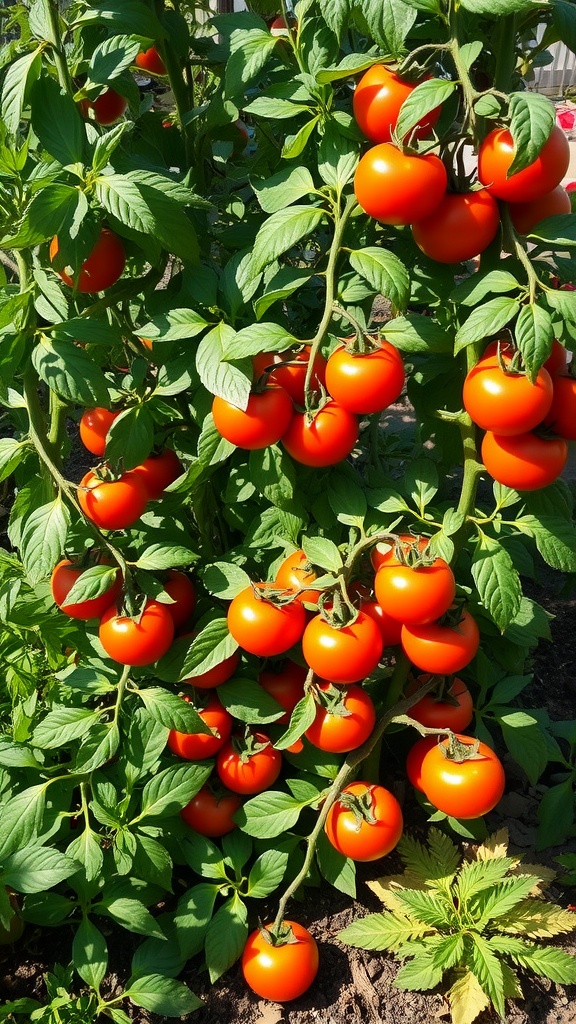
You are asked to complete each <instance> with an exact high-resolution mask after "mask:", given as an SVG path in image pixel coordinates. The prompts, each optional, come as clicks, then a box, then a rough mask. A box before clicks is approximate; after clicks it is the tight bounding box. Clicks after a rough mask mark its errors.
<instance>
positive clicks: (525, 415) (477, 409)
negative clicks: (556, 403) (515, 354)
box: [462, 354, 552, 435]
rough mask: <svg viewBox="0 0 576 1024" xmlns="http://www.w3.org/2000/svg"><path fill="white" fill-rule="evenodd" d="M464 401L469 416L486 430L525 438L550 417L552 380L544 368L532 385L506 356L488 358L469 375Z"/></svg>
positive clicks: (487, 356)
mask: <svg viewBox="0 0 576 1024" xmlns="http://www.w3.org/2000/svg"><path fill="white" fill-rule="evenodd" d="M499 360H502V366H501V365H500V362H499ZM462 398H463V401H464V407H465V409H466V411H467V413H468V414H469V416H470V417H471V419H473V420H474V423H476V424H477V426H479V427H481V428H482V429H483V430H491V431H493V432H494V433H496V434H509V435H511V434H524V433H526V431H527V430H532V429H533V428H534V427H536V426H538V424H539V423H541V422H542V420H543V419H544V418H545V416H546V415H547V413H548V411H549V409H550V406H551V404H552V379H551V377H550V374H549V373H548V371H547V370H546V369H544V367H542V368H541V369H540V370H539V371H538V373H537V375H536V379H535V380H534V381H531V380H529V378H528V376H527V375H526V374H525V373H521V372H516V371H515V370H514V368H513V367H512V366H511V364H510V360H509V359H507V358H506V356H505V355H502V354H500V355H499V356H498V355H496V354H494V355H484V356H483V358H482V359H480V360H479V362H477V363H476V366H474V367H473V368H472V369H471V370H470V372H469V373H468V374H467V375H466V380H465V381H464V388H463V392H462Z"/></svg>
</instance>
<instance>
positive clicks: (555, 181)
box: [353, 64, 571, 263]
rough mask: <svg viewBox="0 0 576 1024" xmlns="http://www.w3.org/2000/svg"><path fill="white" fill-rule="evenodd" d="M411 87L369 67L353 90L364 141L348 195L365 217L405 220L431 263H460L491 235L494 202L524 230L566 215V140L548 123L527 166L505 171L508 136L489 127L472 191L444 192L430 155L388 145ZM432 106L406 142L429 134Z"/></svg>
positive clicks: (443, 177) (441, 170) (495, 223)
mask: <svg viewBox="0 0 576 1024" xmlns="http://www.w3.org/2000/svg"><path fill="white" fill-rule="evenodd" d="M416 84H417V83H415V84H412V83H410V82H407V81H405V80H404V79H402V78H400V77H399V76H398V75H397V74H396V73H395V72H394V71H393V70H391V69H390V68H388V67H386V66H385V65H383V64H375V65H374V66H373V67H372V68H370V70H369V71H367V72H366V74H365V75H364V76H363V77H362V78H361V80H360V81H359V82H358V84H357V86H356V89H355V92H354V100H353V104H354V115H355V118H356V121H357V123H358V125H359V127H360V128H361V130H362V131H363V132H364V134H365V135H366V136H367V137H368V138H369V139H371V141H372V142H375V143H377V145H375V146H373V147H372V148H371V149H369V150H368V151H367V152H366V153H365V154H364V156H363V157H362V159H361V160H360V163H359V164H358V168H357V171H356V176H355V180H354V189H355V193H356V198H357V199H358V202H359V203H360V206H361V207H362V208H363V209H364V210H365V212H366V213H367V214H369V216H371V217H373V218H375V219H376V220H378V221H380V222H382V223H384V224H392V225H407V224H410V225H412V234H413V236H414V239H415V241H416V244H417V245H418V246H419V248H420V249H421V250H422V252H424V253H425V255H426V256H429V257H430V258H431V259H433V260H436V261H437V262H439V263H460V262H462V261H465V260H469V259H473V258H474V257H475V256H477V255H478V254H479V253H481V252H483V251H484V249H486V248H487V246H489V245H490V243H491V242H492V241H493V239H494V238H495V237H496V234H497V232H498V230H499V227H500V220H501V213H500V208H499V206H498V202H497V200H504V201H505V203H506V204H507V206H508V209H509V212H510V217H511V219H512V223H513V224H514V227H515V228H516V230H517V231H518V232H519V233H521V234H527V233H528V232H530V231H531V230H532V228H533V227H534V226H535V224H537V223H538V222H539V221H540V220H542V219H543V218H545V217H550V216H552V215H553V214H560V213H569V212H570V209H571V207H570V197H569V195H568V193H567V192H566V190H565V189H563V188H562V186H561V185H560V182H561V180H562V178H563V177H564V175H565V174H566V171H567V170H568V165H569V161H570V150H569V145H568V140H567V138H566V136H565V134H564V132H563V131H562V129H561V128H558V127H557V126H554V127H553V129H552V132H551V134H550V137H549V138H548V140H547V142H546V143H545V145H544V147H543V149H542V150H541V152H540V154H539V156H538V157H537V158H536V160H534V161H533V162H532V163H531V164H530V165H529V166H528V167H525V168H524V169H523V170H521V171H518V172H516V173H514V174H511V175H510V176H508V171H509V169H510V167H511V165H512V162H513V160H514V156H515V146H514V141H513V139H512V135H511V134H510V132H509V131H508V129H506V128H495V129H494V130H493V131H491V132H490V133H489V134H488V135H487V136H486V138H485V139H484V141H483V142H482V144H481V146H480V150H479V153H478V178H479V182H480V185H481V186H482V187H478V188H476V189H467V190H466V191H464V192H451V191H447V188H448V174H447V171H446V167H445V165H444V163H443V161H442V160H441V159H440V157H438V156H437V155H436V154H434V153H419V152H418V151H417V150H416V149H413V148H409V147H406V146H405V147H404V148H403V149H401V148H399V146H398V145H396V144H395V143H394V141H393V140H394V133H395V130H396V126H397V122H398V116H399V113H400V108H401V106H402V104H403V102H404V100H405V99H407V97H408V96H409V95H410V94H411V92H413V90H414V88H415V87H416ZM440 113H441V109H440V108H439V107H437V108H435V109H434V110H432V111H431V112H430V113H428V114H427V115H426V117H424V118H423V119H422V120H421V122H420V123H419V124H417V125H416V127H415V129H414V131H413V138H414V139H422V138H425V137H427V136H428V135H430V133H431V132H432V129H433V128H434V125H435V124H436V122H437V120H438V118H439V116H440Z"/></svg>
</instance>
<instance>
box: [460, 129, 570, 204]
mask: <svg viewBox="0 0 576 1024" xmlns="http://www.w3.org/2000/svg"><path fill="white" fill-rule="evenodd" d="M515 153H516V148H515V145H514V141H513V139H512V135H511V134H510V132H509V131H508V129H507V128H494V130H493V131H491V132H490V133H489V134H488V135H487V136H486V138H485V139H484V141H483V143H482V145H481V146H480V150H479V153H478V177H479V179H480V181H481V182H482V184H483V185H486V187H487V189H488V191H489V192H490V193H491V194H492V195H493V196H495V197H496V198H497V199H505V200H506V201H507V202H509V203H528V202H531V201H532V200H534V199H540V198H541V197H542V196H545V195H546V193H547V192H551V191H552V189H554V188H556V186H557V185H559V184H560V182H561V181H562V178H563V177H564V175H565V174H566V171H567V170H568V165H569V163H570V146H569V144H568V139H567V138H566V135H565V134H564V132H563V131H562V129H561V128H559V127H558V125H554V127H553V128H552V132H551V134H550V137H549V138H548V140H547V142H545V143H544V146H543V148H542V150H541V151H540V154H539V156H537V157H536V159H535V160H534V161H533V162H532V163H531V164H529V165H528V167H525V168H524V170H522V171H517V172H516V173H515V174H512V175H510V177H508V176H507V175H508V170H509V168H510V167H511V165H512V161H513V159H514V156H515Z"/></svg>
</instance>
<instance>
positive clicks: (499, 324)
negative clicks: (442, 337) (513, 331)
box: [454, 296, 520, 353]
mask: <svg viewBox="0 0 576 1024" xmlns="http://www.w3.org/2000/svg"><path fill="white" fill-rule="evenodd" d="M519 310H520V303H519V302H517V301H516V299H509V298H506V297H505V296H500V297H498V298H496V299H490V300H489V301H488V302H485V303H484V305H482V306H477V307H476V309H474V310H472V312H471V314H470V316H469V317H468V319H467V320H466V321H465V323H464V324H463V325H462V327H461V328H460V329H459V331H458V332H457V334H456V342H455V345H454V352H455V353H458V352H461V351H462V349H463V348H466V346H467V345H473V344H474V343H475V342H477V341H482V340H483V339H484V338H487V337H489V336H490V335H492V334H497V333H498V331H500V330H501V329H502V328H503V327H505V326H506V324H507V323H509V322H510V320H512V318H513V317H514V316H516V314H517V313H518V311H519Z"/></svg>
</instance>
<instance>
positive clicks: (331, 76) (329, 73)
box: [316, 53, 379, 85]
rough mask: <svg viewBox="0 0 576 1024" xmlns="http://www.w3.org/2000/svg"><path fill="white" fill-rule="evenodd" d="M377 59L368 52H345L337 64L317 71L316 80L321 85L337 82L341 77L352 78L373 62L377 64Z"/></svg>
mask: <svg viewBox="0 0 576 1024" xmlns="http://www.w3.org/2000/svg"><path fill="white" fill-rule="evenodd" d="M378 60H379V58H378V57H376V56H371V55H370V54H365V53H347V54H346V56H345V57H343V58H342V60H341V61H340V63H339V64H336V65H334V67H330V68H322V70H321V71H317V72H316V81H317V82H320V84H322V85H329V84H330V83H331V82H337V81H339V80H340V79H342V78H352V77H353V76H354V75H358V74H360V72H361V71H366V70H367V69H368V68H371V67H372V65H373V64H377V63H378Z"/></svg>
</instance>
